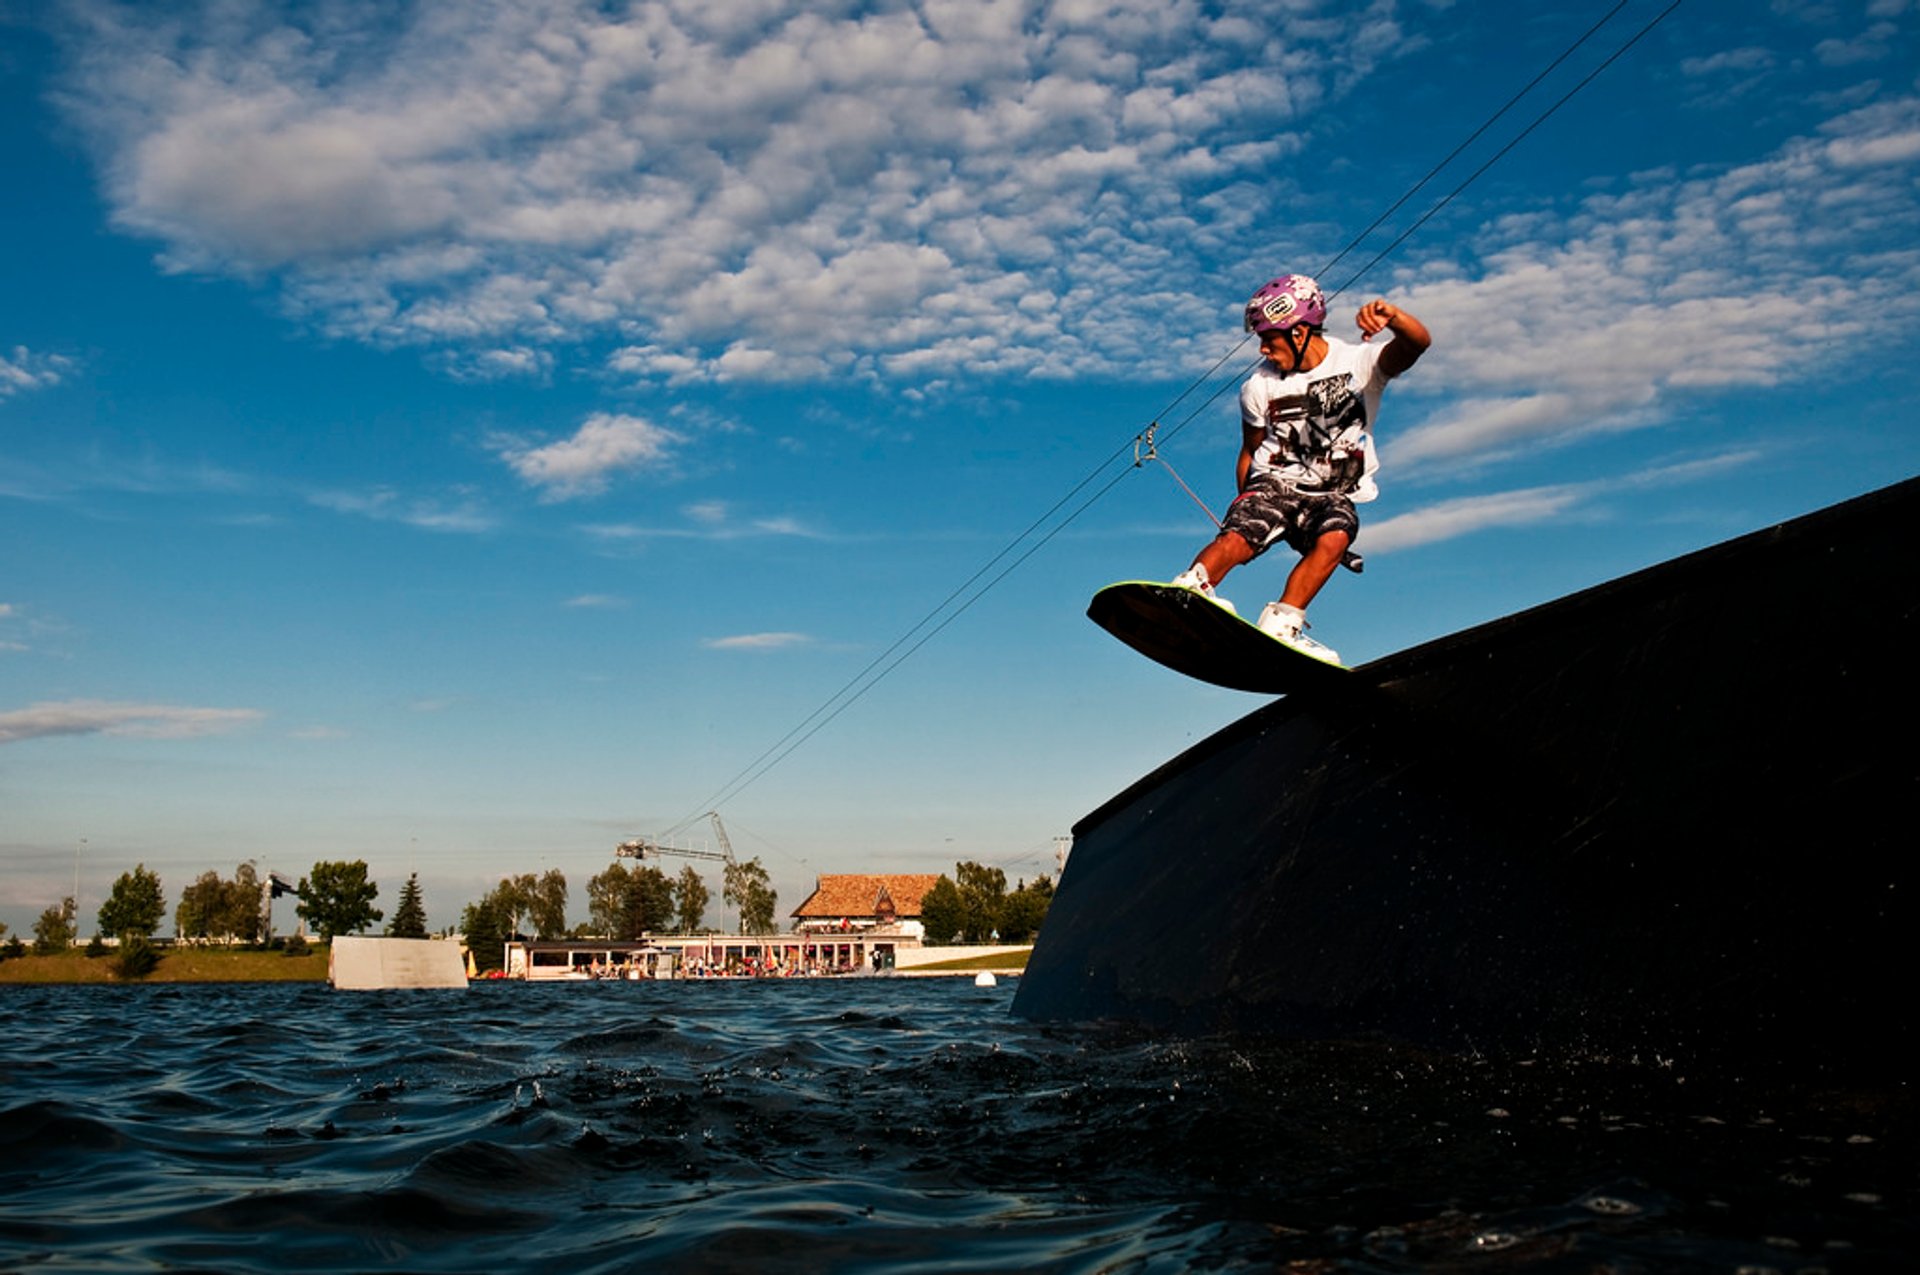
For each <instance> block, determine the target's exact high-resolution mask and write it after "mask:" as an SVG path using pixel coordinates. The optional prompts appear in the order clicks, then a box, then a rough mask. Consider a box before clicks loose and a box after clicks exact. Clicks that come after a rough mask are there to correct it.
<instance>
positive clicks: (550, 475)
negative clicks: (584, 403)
mask: <svg viewBox="0 0 1920 1275" xmlns="http://www.w3.org/2000/svg"><path fill="white" fill-rule="evenodd" d="M680 441H681V439H680V436H679V435H678V434H675V433H674V432H673V431H671V430H668V429H663V428H662V427H660V426H658V425H655V424H653V423H652V422H651V421H647V420H643V419H642V418H640V417H638V416H625V415H620V414H618V413H614V412H595V413H594V414H593V415H592V416H589V417H588V418H587V419H586V421H585V422H584V423H583V424H582V425H581V426H580V428H579V429H578V430H576V431H574V434H573V436H572V437H571V438H564V439H561V440H559V441H557V442H552V443H546V444H542V445H539V446H535V445H533V444H530V443H526V442H523V441H520V440H516V439H502V440H496V442H495V447H496V448H497V449H498V451H499V452H500V455H501V456H502V457H503V458H504V459H505V460H506V462H507V464H508V465H509V466H510V467H512V469H513V472H514V473H516V474H518V475H520V477H521V478H522V479H524V480H525V481H526V482H527V483H529V484H530V485H532V486H534V487H537V488H539V489H540V492H541V495H542V496H543V497H544V498H546V499H548V500H566V499H569V498H571V497H575V496H590V495H593V494H595V493H597V492H600V491H603V490H605V488H606V485H607V479H608V477H609V475H611V474H614V473H617V472H620V471H623V470H635V469H650V468H658V467H659V466H661V465H663V464H665V463H666V461H667V459H668V454H669V452H670V450H671V449H672V447H673V446H674V445H675V444H676V443H678V442H680Z"/></svg>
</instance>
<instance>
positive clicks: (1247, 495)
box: [1220, 474, 1362, 571]
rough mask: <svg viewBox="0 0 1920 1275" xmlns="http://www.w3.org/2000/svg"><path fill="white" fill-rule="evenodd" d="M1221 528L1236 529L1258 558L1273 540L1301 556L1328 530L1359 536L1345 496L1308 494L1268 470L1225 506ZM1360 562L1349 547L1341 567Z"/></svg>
mask: <svg viewBox="0 0 1920 1275" xmlns="http://www.w3.org/2000/svg"><path fill="white" fill-rule="evenodd" d="M1220 529H1221V530H1222V531H1232V532H1237V533H1238V534H1239V536H1240V538H1241V539H1243V540H1245V541H1246V542H1247V544H1248V545H1250V546H1251V547H1252V549H1253V556H1254V557H1256V558H1257V557H1259V556H1260V555H1261V554H1263V553H1265V552H1266V551H1267V550H1268V549H1271V548H1272V547H1273V544H1274V542H1275V541H1276V540H1285V541H1286V542H1287V544H1288V545H1290V546H1292V548H1293V549H1294V551H1295V552H1297V553H1301V554H1305V553H1306V552H1307V551H1308V550H1310V549H1312V548H1313V546H1314V542H1316V541H1317V540H1319V539H1320V537H1322V536H1324V535H1326V534H1327V533H1328V532H1330V531H1344V532H1346V533H1347V537H1348V538H1349V539H1350V540H1352V539H1358V538H1359V535H1360V515H1359V513H1358V512H1357V511H1356V510H1355V509H1354V507H1353V502H1352V501H1351V500H1349V499H1347V498H1346V497H1345V496H1338V495H1324V494H1320V493H1312V494H1309V493H1306V492H1302V491H1300V490H1299V489H1298V488H1296V487H1293V486H1291V485H1289V484H1287V483H1283V482H1281V481H1280V480H1279V479H1278V478H1275V477H1274V476H1273V475H1271V474H1256V475H1254V476H1253V477H1252V478H1251V479H1249V480H1248V482H1247V489H1246V490H1245V491H1243V492H1241V493H1240V495H1239V496H1238V497H1237V498H1236V499H1235V500H1234V502H1233V504H1231V505H1229V506H1228V507H1227V517H1226V521H1224V522H1222V523H1221V524H1220ZM1361 562H1362V560H1361V557H1360V555H1359V554H1357V553H1354V552H1353V551H1352V550H1348V551H1347V553H1346V555H1345V556H1344V557H1343V558H1342V559H1341V563H1340V565H1341V566H1343V567H1346V568H1347V569H1348V570H1349V571H1358V570H1360V567H1361Z"/></svg>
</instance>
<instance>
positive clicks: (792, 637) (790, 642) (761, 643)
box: [700, 633, 812, 651]
mask: <svg viewBox="0 0 1920 1275" xmlns="http://www.w3.org/2000/svg"><path fill="white" fill-rule="evenodd" d="M810 641H812V639H811V638H809V637H808V636H807V635H806V634H804V633H741V634H738V635H736V636H734V637H718V638H706V639H703V640H702V641H701V643H700V645H702V646H704V647H707V648H709V649H710V650H715V651H774V650H779V649H781V648H783V647H789V646H800V645H803V644H805V643H807V642H810Z"/></svg>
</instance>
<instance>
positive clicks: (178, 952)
mask: <svg viewBox="0 0 1920 1275" xmlns="http://www.w3.org/2000/svg"><path fill="white" fill-rule="evenodd" d="M1030 950H1031V949H1029V951H1030ZM1025 955H1026V954H1025V953H1022V954H1021V959H1018V960H1012V959H1009V958H1008V957H1007V956H1005V955H994V956H981V957H974V958H970V959H963V960H959V961H940V962H935V963H933V964H929V965H922V966H913V967H909V968H906V969H894V970H892V971H889V973H888V974H887V975H885V977H890V978H943V977H950V978H963V977H968V976H971V975H975V974H978V973H981V972H983V971H984V972H986V973H990V974H993V975H995V976H996V977H1000V978H1017V977H1019V975H1020V974H1021V973H1023V972H1024V971H1025V968H1026V960H1025V959H1024V957H1025ZM472 981H473V982H475V983H482V982H516V983H517V982H524V981H525V980H523V979H487V978H484V977H482V978H476V979H474V980H472ZM535 981H541V980H535ZM555 981H556V982H559V981H565V980H555ZM663 981H667V982H690V983H697V982H702V981H704V980H702V979H697V978H692V979H668V980H663ZM774 981H778V980H774ZM326 982H327V948H326V946H325V945H324V944H319V943H316V944H314V945H313V946H312V947H311V948H310V949H309V950H308V951H307V952H306V953H305V954H303V955H300V956H288V955H286V954H285V953H283V952H275V951H259V950H246V949H228V948H197V947H196V948H173V949H169V950H167V951H166V953H165V954H164V955H163V956H162V957H161V958H160V964H159V965H158V966H156V967H155V968H154V970H153V972H152V973H151V974H148V975H147V976H146V977H145V978H134V979H123V978H117V977H115V976H114V972H113V955H112V953H108V954H106V955H103V956H88V955H87V954H86V953H85V952H84V951H79V950H75V951H71V952H64V953H61V954H59V955H57V956H35V955H32V954H28V955H25V956H13V957H7V958H5V959H0V988H4V987H134V986H139V985H141V984H153V983H164V984H190V983H191V984H217V983H320V984H325V983H326Z"/></svg>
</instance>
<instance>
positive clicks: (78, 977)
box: [0, 946, 327, 984]
mask: <svg viewBox="0 0 1920 1275" xmlns="http://www.w3.org/2000/svg"><path fill="white" fill-rule="evenodd" d="M326 977H327V949H326V948H324V947H319V946H315V947H313V948H312V949H311V950H309V951H308V952H307V954H306V955H304V956H287V955H285V954H284V953H280V952H246V951H237V950H236V951H228V950H226V949H224V948H209V947H189V948H176V949H172V950H169V951H168V952H167V953H166V955H164V956H162V957H161V958H160V964H159V965H158V966H157V967H156V968H155V969H154V971H153V973H151V974H149V975H147V977H145V978H143V979H138V980H135V981H137V982H142V983H313V982H324V981H325V980H326ZM121 981H122V980H120V979H117V978H115V977H114V976H113V957H112V956H111V955H108V956H87V955H85V954H84V953H82V952H80V951H72V952H66V953H63V954H62V955H59V956H16V957H12V958H10V959H7V960H0V984H5V983H117V982H121Z"/></svg>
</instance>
